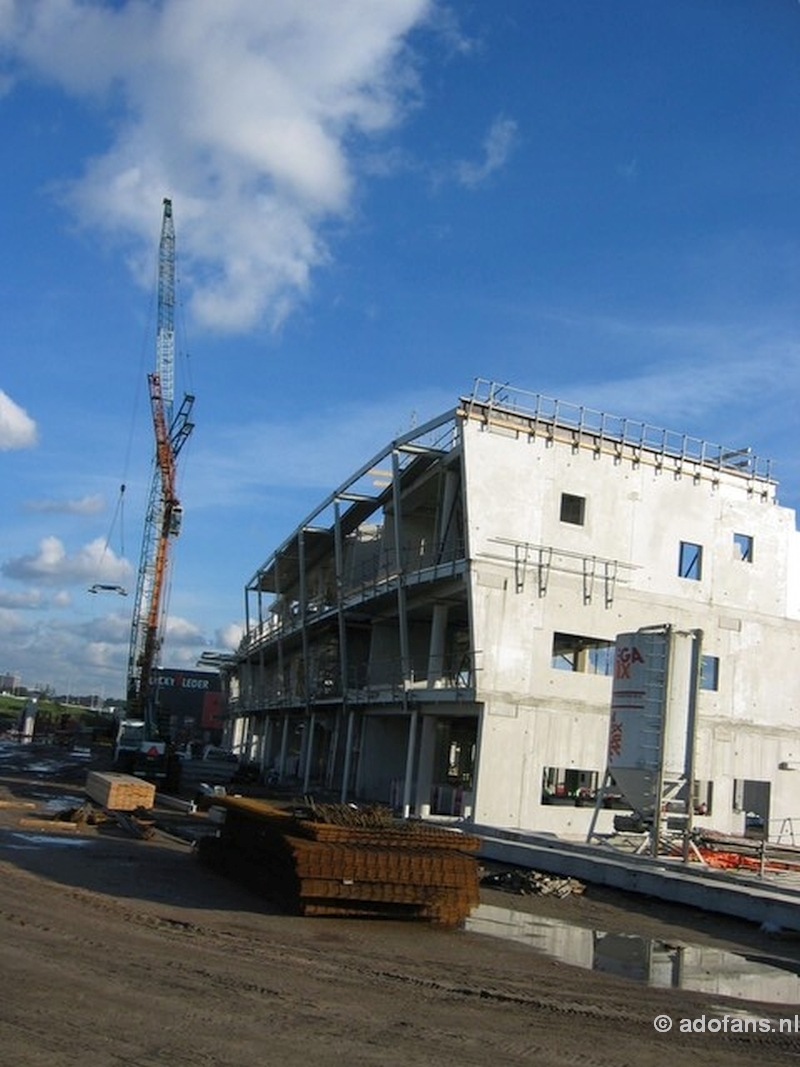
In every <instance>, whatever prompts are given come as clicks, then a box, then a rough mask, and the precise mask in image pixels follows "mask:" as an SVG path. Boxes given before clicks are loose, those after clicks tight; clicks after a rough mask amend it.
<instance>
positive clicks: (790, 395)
mask: <svg viewBox="0 0 800 1067" xmlns="http://www.w3.org/2000/svg"><path fill="white" fill-rule="evenodd" d="M798 57H800V5H799V4H798V3H797V2H796V0H758V2H754V0H670V2H669V3H662V2H656V0H652V2H651V0H604V2H603V3H598V2H597V0H569V2H559V3H553V2H552V0H459V2H456V0H450V2H447V0H380V2H378V3H376V2H375V0H270V2H269V3H264V2H262V0H225V3H220V2H219V0H0V134H1V135H2V144H3V151H2V155H0V181H1V182H2V197H1V198H0V213H1V216H2V235H3V254H2V257H0V316H2V333H1V334H0V345H2V358H0V471H2V487H3V506H2V510H0V673H6V672H10V673H14V674H17V675H20V676H21V678H22V682H23V684H25V685H28V686H37V685H41V686H52V687H53V688H54V689H55V690H56V691H57V692H60V693H82V694H85V693H90V692H95V693H98V694H100V695H102V696H104V697H107V698H109V697H115V696H121V695H122V694H123V692H124V688H125V680H124V676H125V670H126V662H127V649H128V637H129V633H130V622H131V618H130V616H131V610H132V601H133V596H132V595H129V596H127V597H122V596H119V595H117V594H114V593H110V594H106V593H102V594H91V593H89V592H88V590H89V588H90V587H91V586H92V585H93V584H96V583H106V584H119V585H122V586H124V587H126V588H129V589H130V591H131V593H132V591H133V589H134V588H135V579H136V571H137V567H138V560H139V553H140V545H141V540H142V530H143V512H144V506H145V500H146V495H147V487H148V482H149V472H150V460H151V455H152V429H151V425H150V410H149V402H148V397H147V373H148V371H150V370H152V369H154V367H155V313H156V271H157V251H158V237H159V230H160V225H161V204H162V200H163V198H164V197H165V196H166V197H170V198H171V199H172V201H173V207H174V218H175V229H176V235H177V263H178V310H177V325H178V355H177V361H176V390H177V393H178V396H180V393H181V392H182V391H188V392H191V393H193V394H194V395H195V396H196V398H197V399H196V402H195V410H194V417H195V422H196V429H195V432H194V434H193V436H192V438H191V439H190V441H189V443H188V444H187V446H186V448H185V449H184V452H183V454H182V457H181V460H182V468H181V470H182V473H181V480H180V496H181V501H182V504H183V507H184V528H183V533H182V535H181V537H180V539H179V540H178V541H177V542H176V544H175V554H174V571H173V579H172V585H171V593H170V600H169V611H170V623H169V629H168V634H167V641H166V644H165V648H164V654H163V657H162V660H163V664H164V665H165V666H183V667H187V666H193V665H194V664H195V663H196V661H197V658H198V656H199V655H200V653H201V652H203V651H204V650H207V649H217V650H225V649H230V648H231V647H233V645H235V643H236V641H237V639H238V636H239V634H240V632H241V625H242V621H243V613H244V595H243V589H244V585H245V583H246V582H247V580H248V579H249V578H250V576H251V575H252V574H253V572H254V571H255V570H256V569H257V567H258V566H259V564H260V563H261V562H263V561H264V560H265V559H266V558H267V557H268V556H269V554H270V552H271V551H272V549H273V548H275V547H276V546H277V544H278V543H280V542H281V541H282V540H283V539H284V538H285V537H286V536H287V535H288V534H289V533H290V532H291V530H292V529H293V528H294V526H295V525H297V523H298V522H299V521H301V520H302V519H303V518H304V517H305V516H306V515H307V514H308V513H309V512H310V511H311V510H312V509H313V508H314V506H315V505H316V504H317V503H318V502H319V501H320V500H321V499H322V498H324V497H325V496H327V494H328V492H329V491H330V490H331V489H333V488H334V487H335V486H336V485H337V484H339V483H341V482H342V481H344V480H345V479H346V478H347V477H348V475H349V474H350V473H351V472H352V471H353V470H355V469H356V468H357V467H359V466H361V464H362V463H363V462H365V461H366V460H368V459H369V458H370V456H372V455H373V454H374V453H376V452H377V451H379V450H380V449H381V448H382V447H383V446H384V445H385V444H386V443H387V442H388V441H390V440H391V439H392V438H393V437H395V436H396V435H397V434H399V433H402V432H404V431H405V430H407V429H409V428H410V427H411V426H413V425H414V424H415V423H419V422H422V421H424V420H425V419H427V418H429V417H431V416H433V415H436V414H439V413H440V412H442V411H444V410H446V409H447V408H449V407H451V406H452V405H453V404H454V403H455V401H456V399H457V398H458V397H459V396H460V395H463V394H465V393H469V392H470V390H471V389H472V386H473V382H474V380H475V379H476V378H477V377H481V378H489V379H495V380H498V381H503V382H511V383H513V384H514V385H516V386H519V387H521V388H524V389H529V390H531V391H533V392H542V393H544V394H546V395H548V396H551V397H559V398H561V399H565V400H571V401H574V402H576V403H583V404H586V405H587V406H590V407H594V408H597V409H600V410H603V411H607V412H609V413H611V414H616V415H624V416H629V417H631V418H635V419H643V420H646V421H649V422H652V423H654V424H655V425H657V426H663V427H665V428H668V429H672V430H676V431H681V432H683V431H685V432H687V433H690V434H694V435H696V436H699V437H704V438H707V439H708V440H710V441H712V442H714V443H719V444H723V445H727V446H731V447H741V446H744V445H749V446H751V447H752V448H753V449H754V450H755V451H756V452H757V453H758V454H759V455H764V456H767V457H771V458H772V459H773V461H774V468H773V469H774V472H775V475H776V477H777V479H778V481H779V483H780V487H779V497H780V500H781V502H782V503H784V504H786V505H788V506H790V507H796V506H797V505H798V503H800V461H798V450H797V439H798V431H799V430H800V425H799V423H800V420H799V419H798V414H797V411H798V384H800V383H799V382H798V379H799V378H800V371H799V368H800V358H799V357H800V347H799V345H800V341H799V340H798V338H800V334H799V333H798V319H799V318H800V313H799V312H798V293H800V255H799V254H798V253H799V252H800V248H799V247H798V242H799V241H800V235H799V234H798V215H799V214H800V208H799V207H798V203H799V202H800V195H799V194H798V185H799V184H800V183H799V181H798V179H799V178H800V62H799V61H798ZM123 485H124V486H125V490H124V492H122V491H121V486H123Z"/></svg>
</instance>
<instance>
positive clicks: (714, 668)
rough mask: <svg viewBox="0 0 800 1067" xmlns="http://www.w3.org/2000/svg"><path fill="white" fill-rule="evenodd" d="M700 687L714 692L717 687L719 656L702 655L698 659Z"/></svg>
mask: <svg viewBox="0 0 800 1067" xmlns="http://www.w3.org/2000/svg"><path fill="white" fill-rule="evenodd" d="M700 688H701V689H710V690H712V691H713V692H715V693H716V691H717V690H718V689H719V656H703V657H702V658H701V660H700Z"/></svg>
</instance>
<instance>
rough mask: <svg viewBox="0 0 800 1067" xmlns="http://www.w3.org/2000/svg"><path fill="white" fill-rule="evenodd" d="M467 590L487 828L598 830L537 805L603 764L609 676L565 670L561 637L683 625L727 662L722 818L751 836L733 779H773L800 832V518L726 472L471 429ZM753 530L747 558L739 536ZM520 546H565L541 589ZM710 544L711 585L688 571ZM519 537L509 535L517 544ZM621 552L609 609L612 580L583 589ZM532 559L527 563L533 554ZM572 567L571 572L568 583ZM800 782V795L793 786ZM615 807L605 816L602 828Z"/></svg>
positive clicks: (711, 736) (709, 751)
mask: <svg viewBox="0 0 800 1067" xmlns="http://www.w3.org/2000/svg"><path fill="white" fill-rule="evenodd" d="M463 437H464V472H465V473H464V477H465V496H466V502H467V503H466V507H467V525H468V550H469V554H470V558H471V561H472V563H471V573H470V598H471V610H472V619H473V627H474V647H475V648H476V650H477V651H478V667H479V669H478V672H477V685H478V692H477V693H476V698H477V700H478V701H479V702H480V703H482V704H483V705H484V718H483V723H482V732H481V738H482V740H481V751H480V758H479V774H478V782H477V793H476V798H475V818H476V821H478V822H485V823H493V824H495V825H499V826H517V827H525V828H529V829H540V830H542V829H548V830H555V831H556V832H571V833H572V832H574V833H576V834H579V833H581V832H584V830H585V827H586V826H587V825H588V819H589V817H590V813H587V811H586V809H575V808H568V807H553V806H550V805H542V804H541V803H540V792H541V781H542V771H543V768H545V767H548V766H551V767H572V768H578V769H587V770H591V769H596V770H599V771H601V772H602V770H603V769H604V767H605V753H606V745H607V732H608V715H609V701H610V693H611V679H610V678H606V677H598V676H594V675H589V674H582V673H574V674H573V673H569V672H564V671H558V670H554V669H553V668H552V667H551V665H550V664H551V653H552V639H553V633H554V632H562V633H568V634H583V635H586V636H592V637H597V638H604V639H607V640H613V639H614V638H615V637H616V635H617V634H618V633H620V632H624V631H627V630H635V629H637V628H639V627H642V626H649V625H658V624H662V623H669V624H671V625H673V626H675V627H677V628H680V629H697V628H699V629H702V631H703V634H704V640H703V652H704V654H707V655H714V656H717V657H719V660H720V672H719V676H720V677H719V683H720V684H719V690H718V691H717V692H711V691H706V690H703V691H701V693H700V697H699V708H698V711H699V721H700V727H699V734H698V756H697V768H696V777H697V778H698V779H706V778H709V779H713V780H714V782H715V795H714V808H713V815H712V816H711V817H710V819H709V820H708V822H709V823H710V824H711V825H713V826H714V827H716V828H718V829H721V830H724V831H726V832H733V831H738V830H740V829H741V828H742V825H741V824H742V818H743V817H742V815H741V813H736V812H734V811H733V810H732V793H733V780H734V779H735V778H752V779H764V780H768V781H770V782H771V783H772V798H771V805H772V806H771V814H772V817H773V819H775V820H778V819H781V818H783V817H784V816H793V817H794V818H795V819H796V820H797V822H798V826H799V827H800V770H798V771H796V772H792V771H779V770H778V765H779V763H781V762H792V761H794V760H796V761H797V763H798V766H799V767H800V733H798V731H797V730H796V723H797V722H798V712H800V675H799V674H798V671H797V669H796V667H795V664H796V663H797V662H798V651H800V625H798V621H797V620H798V617H800V610H799V609H800V562H799V561H798V544H799V542H798V535H797V532H796V530H795V518H794V513H793V512H792V511H791V510H789V509H785V508H781V507H780V506H779V505H777V504H776V503H775V501H774V498H773V497H774V494H773V492H772V488H771V487H768V491H767V492H766V498H765V497H764V496H762V493H761V489H762V487H761V486H757V490H758V491H756V492H750V491H748V485H747V483H746V481H745V480H744V479H741V478H738V477H734V476H731V475H730V474H728V473H726V472H721V474H720V477H719V482H718V484H714V483H713V482H712V481H711V480H701V481H699V482H696V481H695V480H694V479H693V478H692V477H691V475H690V474H688V473H686V472H684V473H683V474H682V475H680V476H677V475H676V474H675V473H674V472H672V471H668V470H661V471H657V470H656V469H654V468H653V467H652V466H648V465H647V464H645V463H641V464H640V465H638V466H634V465H633V464H632V463H631V462H630V461H629V460H621V461H615V459H614V458H613V457H612V456H609V455H599V456H597V455H595V454H594V453H593V452H591V451H590V450H586V449H581V450H579V451H573V449H572V448H571V447H570V446H569V445H567V444H563V443H558V442H554V443H549V444H548V443H547V442H546V441H545V440H544V438H539V437H537V438H528V437H518V436H517V435H510V434H507V433H503V432H496V431H487V430H484V429H482V428H481V427H480V425H479V424H478V423H477V422H475V421H467V422H466V424H465V425H464V434H463ZM563 492H566V493H571V494H573V495H576V496H582V497H584V498H585V500H586V509H585V523H584V524H583V525H581V526H578V525H572V524H568V523H564V522H561V521H560V503H561V494H562V493H563ZM734 533H741V534H747V535H750V536H751V537H752V538H753V543H754V553H753V562H752V563H746V562H743V561H742V560H741V559H738V558H737V556H736V553H735V551H734V543H733V534H734ZM509 541H516V542H518V543H519V544H520V545H521V544H523V543H525V542H527V543H528V544H529V545H530V546H540V545H541V546H548V547H552V549H553V559H552V567H551V570H550V572H549V574H548V576H547V589H546V592H545V594H544V595H540V590H539V586H538V580H539V573H538V568H537V563H538V552H537V550H536V549H535V548H532V549H530V550H529V552H528V565H527V567H526V568H525V570H524V572H523V571H522V569H521V568H520V567H519V566H516V567H515V552H514V548H513V546H510V545H509V544H508V542H509ZM681 541H691V542H695V543H697V544H700V545H702V546H703V573H702V579H701V580H700V581H693V580H691V579H687V578H681V577H679V575H678V557H679V545H680V542H681ZM503 542H505V543H503ZM592 557H599V558H601V559H602V558H606V559H609V560H616V561H618V563H619V565H620V566H619V568H618V572H617V581H616V583H615V585H614V586H613V588H612V589H611V590H610V592H611V593H612V594H613V595H612V596H611V598H610V601H609V602H607V600H606V592H607V590H606V587H605V586H604V583H603V580H602V570H600V571H597V572H596V576H595V581H594V585H593V587H592V589H591V597H590V598H589V600H588V601H587V598H586V596H585V593H586V589H587V586H586V585H585V583H584V579H583V569H584V563H583V560H584V558H585V559H586V560H590V559H591V558H592ZM518 558H519V553H518ZM569 570H573V571H574V573H568V571H569ZM795 782H797V785H795ZM610 816H611V813H604V818H607V817H610Z"/></svg>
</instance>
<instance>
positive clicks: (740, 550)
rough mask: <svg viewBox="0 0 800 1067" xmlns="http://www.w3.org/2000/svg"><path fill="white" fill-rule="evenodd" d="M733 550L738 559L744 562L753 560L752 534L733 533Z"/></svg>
mask: <svg viewBox="0 0 800 1067" xmlns="http://www.w3.org/2000/svg"><path fill="white" fill-rule="evenodd" d="M733 551H734V555H735V557H736V559H738V560H741V562H742V563H752V562H753V538H752V537H751V536H750V534H742V533H735V534H734V535H733Z"/></svg>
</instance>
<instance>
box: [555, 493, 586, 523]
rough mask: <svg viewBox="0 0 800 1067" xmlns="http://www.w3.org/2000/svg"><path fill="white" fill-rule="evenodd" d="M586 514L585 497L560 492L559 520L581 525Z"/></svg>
mask: <svg viewBox="0 0 800 1067" xmlns="http://www.w3.org/2000/svg"><path fill="white" fill-rule="evenodd" d="M585 515H586V497H583V496H573V495H572V493H562V494H561V521H562V522H571V523H572V525H573V526H583V520H584V518H585Z"/></svg>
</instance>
